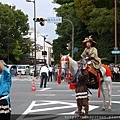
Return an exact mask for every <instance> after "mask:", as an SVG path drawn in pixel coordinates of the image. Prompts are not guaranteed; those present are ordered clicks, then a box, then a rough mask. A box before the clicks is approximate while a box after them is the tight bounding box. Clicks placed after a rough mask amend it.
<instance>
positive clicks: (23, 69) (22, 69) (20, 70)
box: [17, 65, 30, 75]
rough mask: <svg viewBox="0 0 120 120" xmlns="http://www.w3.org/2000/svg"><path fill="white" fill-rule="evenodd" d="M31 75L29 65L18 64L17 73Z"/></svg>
mask: <svg viewBox="0 0 120 120" xmlns="http://www.w3.org/2000/svg"><path fill="white" fill-rule="evenodd" d="M20 73H21V74H22V75H26V74H27V75H29V74H30V66H29V65H18V66H17V74H20Z"/></svg>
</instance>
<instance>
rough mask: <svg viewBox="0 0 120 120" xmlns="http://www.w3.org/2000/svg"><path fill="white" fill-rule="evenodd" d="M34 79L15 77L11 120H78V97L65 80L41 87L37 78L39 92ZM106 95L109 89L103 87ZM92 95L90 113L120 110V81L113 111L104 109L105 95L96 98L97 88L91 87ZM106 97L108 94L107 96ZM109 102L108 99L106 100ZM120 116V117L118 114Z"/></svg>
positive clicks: (114, 94) (97, 113) (114, 97)
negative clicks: (33, 89) (76, 119)
mask: <svg viewBox="0 0 120 120" xmlns="http://www.w3.org/2000/svg"><path fill="white" fill-rule="evenodd" d="M32 80H33V79H32V78H31V77H30V76H22V77H21V78H18V77H12V81H13V84H12V87H11V94H10V98H11V105H12V118H11V119H12V120H59V119H60V120H64V119H75V117H76V116H75V114H74V111H75V110H76V100H75V94H74V90H70V89H69V88H68V84H67V83H66V82H64V81H63V82H62V83H61V84H60V85H58V84H57V82H55V81H53V82H47V88H40V87H39V86H40V82H39V79H36V80H35V86H36V91H31V87H32V83H31V82H32ZM104 89H105V92H106V95H107V88H106V86H104ZM91 92H92V96H90V98H89V114H90V115H113V114H118V115H119V113H120V84H119V83H113V87H112V110H111V111H109V110H108V109H107V108H106V110H105V111H102V110H101V108H102V95H101V97H100V98H98V97H97V90H91ZM106 99H107V96H106ZM107 102H108V101H107ZM118 117H119V116H118Z"/></svg>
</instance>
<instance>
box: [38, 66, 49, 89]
mask: <svg viewBox="0 0 120 120" xmlns="http://www.w3.org/2000/svg"><path fill="white" fill-rule="evenodd" d="M48 72H49V70H48V67H47V64H45V65H43V66H42V67H41V69H40V79H41V82H40V88H42V86H43V81H44V88H46V84H47V79H48Z"/></svg>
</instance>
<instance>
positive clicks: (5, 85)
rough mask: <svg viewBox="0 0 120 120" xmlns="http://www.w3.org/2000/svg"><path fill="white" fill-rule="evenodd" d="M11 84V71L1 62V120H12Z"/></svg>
mask: <svg viewBox="0 0 120 120" xmlns="http://www.w3.org/2000/svg"><path fill="white" fill-rule="evenodd" d="M11 84H12V80H11V74H10V71H9V70H8V69H7V67H6V65H4V63H3V62H2V60H0V120H10V118H11V104H10V98H9V94H10V88H11Z"/></svg>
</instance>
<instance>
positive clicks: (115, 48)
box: [114, 0, 118, 64]
mask: <svg viewBox="0 0 120 120" xmlns="http://www.w3.org/2000/svg"><path fill="white" fill-rule="evenodd" d="M114 4H115V8H114V9H115V47H114V50H118V47H117V3H116V0H114ZM115 64H117V55H116V54H115Z"/></svg>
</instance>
